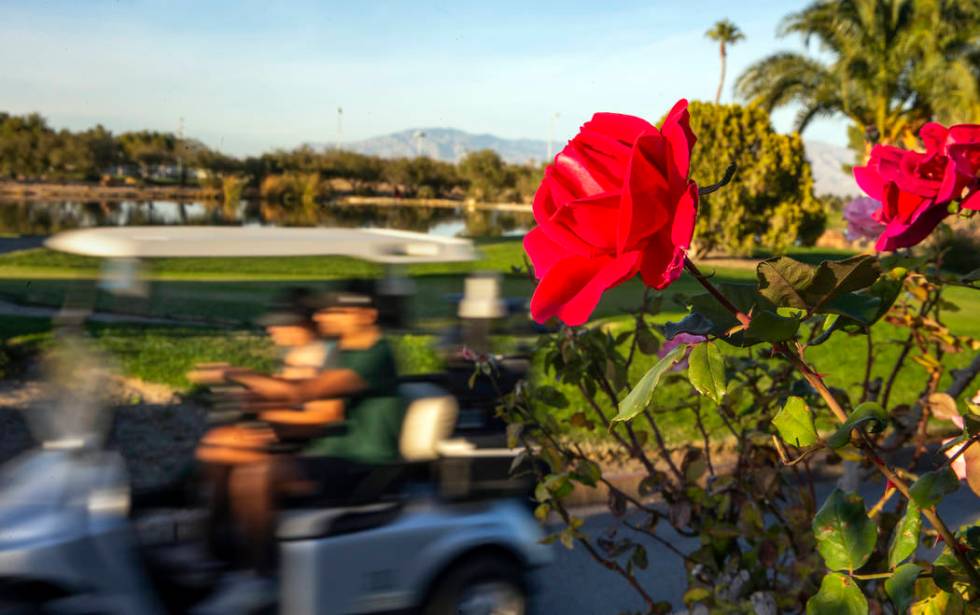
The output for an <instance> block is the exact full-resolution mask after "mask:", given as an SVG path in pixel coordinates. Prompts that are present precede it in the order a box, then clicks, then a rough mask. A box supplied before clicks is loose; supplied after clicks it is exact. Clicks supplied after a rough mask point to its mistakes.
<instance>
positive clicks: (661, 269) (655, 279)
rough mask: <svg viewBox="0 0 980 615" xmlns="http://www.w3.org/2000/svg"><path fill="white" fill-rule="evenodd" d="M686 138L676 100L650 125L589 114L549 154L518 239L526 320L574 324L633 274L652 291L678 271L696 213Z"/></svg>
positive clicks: (690, 143) (689, 137)
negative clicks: (527, 226)
mask: <svg viewBox="0 0 980 615" xmlns="http://www.w3.org/2000/svg"><path fill="white" fill-rule="evenodd" d="M695 141H696V139H695V137H694V133H693V132H691V128H690V121H689V115H688V111H687V101H686V100H681V101H679V102H678V103H677V104H676V105H674V108H673V109H671V111H670V113H669V114H668V115H667V119H666V120H665V121H664V125H663V127H662V128H661V129H660V130H657V128H656V127H654V126H653V125H652V124H650V123H649V122H647V121H646V120H643V119H640V118H638V117H634V116H631V115H619V114H615V113H597V114H595V115H594V116H593V117H592V119H591V120H590V121H588V122H586V123H585V125H583V126H582V128H581V129H580V131H579V133H578V134H577V135H576V136H575V138H573V139H572V140H571V141H569V143H568V145H566V146H565V148H564V149H563V150H562V151H561V152H559V153H558V155H557V156H555V160H554V162H553V163H552V164H551V165H549V166H548V168H547V169H546V170H545V175H544V180H543V181H542V182H541V186H540V187H539V188H538V191H537V193H535V195H534V219H535V221H536V222H537V227H535V228H534V229H532V230H531V231H530V232H529V233H528V234H527V235H526V236H525V238H524V249H525V250H526V251H527V254H528V256H529V257H530V258H531V262H532V263H533V264H534V274H535V276H536V277H537V278H538V279H539V280H540V283H539V284H538V287H537V288H536V289H535V291H534V296H533V297H532V298H531V315H532V317H533V318H534V319H535V320H536V321H538V322H544V321H546V320H548V319H549V318H551V317H553V316H557V317H558V318H560V319H561V320H562V321H564V322H565V323H566V324H569V325H580V324H582V323H584V322H585V321H586V320H588V318H589V316H590V315H591V314H592V311H593V310H595V307H596V305H597V304H598V303H599V299H600V297H601V296H602V293H603V292H605V291H606V290H608V289H610V288H612V287H614V286H617V285H619V284H622V283H623V282H625V281H627V280H629V279H630V278H632V277H633V276H635V275H636V274H637V273H639V274H640V276H641V277H642V279H643V282H644V284H646V285H647V286H649V287H651V288H657V289H662V288H665V287H666V286H668V285H669V284H670V283H671V282H673V281H674V280H676V279H677V278H678V277H679V276H680V274H681V270H682V269H683V266H684V254H685V251H686V250H687V248H688V247H689V246H690V244H691V235H692V234H693V233H694V223H695V218H696V215H697V205H698V187H697V184H695V183H694V182H693V181H691V179H690V163H691V149H692V148H693V147H694V143H695Z"/></svg>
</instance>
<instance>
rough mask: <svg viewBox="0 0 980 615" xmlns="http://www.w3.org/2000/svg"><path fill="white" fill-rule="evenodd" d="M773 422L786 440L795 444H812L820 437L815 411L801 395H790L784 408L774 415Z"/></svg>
mask: <svg viewBox="0 0 980 615" xmlns="http://www.w3.org/2000/svg"><path fill="white" fill-rule="evenodd" d="M772 424H773V426H775V428H776V430H777V431H778V432H779V437H780V438H782V439H783V441H784V442H787V443H789V444H792V445H793V446H799V447H803V446H812V445H814V444H816V443H817V442H818V441H819V440H820V438H819V436H818V435H817V428H816V426H815V425H814V423H813V413H812V412H810V409H809V408H807V405H806V402H805V401H803V398H801V397H790V398H789V399H787V400H786V404H785V405H783V407H782V409H781V410H780V411H779V412H778V413H776V416H774V417H772Z"/></svg>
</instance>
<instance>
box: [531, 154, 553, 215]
mask: <svg viewBox="0 0 980 615" xmlns="http://www.w3.org/2000/svg"><path fill="white" fill-rule="evenodd" d="M551 183H552V181H551V169H550V167H549V168H548V169H545V172H544V178H543V179H542V180H541V185H540V186H538V189H537V190H536V191H535V193H534V203H533V204H532V205H531V211H533V212H534V220H535V222H537V223H538V224H541V223H542V222H547V221H548V220H551V216H553V215H554V214H555V211H556V210H557V209H558V205H557V204H556V203H555V200H554V198H553V197H552V196H551Z"/></svg>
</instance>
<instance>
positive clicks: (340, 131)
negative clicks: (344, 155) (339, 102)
mask: <svg viewBox="0 0 980 615" xmlns="http://www.w3.org/2000/svg"><path fill="white" fill-rule="evenodd" d="M343 137H344V108H343V107H337V142H336V144H335V145H334V147H335V149H340V140H341V139H343Z"/></svg>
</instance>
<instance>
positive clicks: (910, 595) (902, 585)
mask: <svg viewBox="0 0 980 615" xmlns="http://www.w3.org/2000/svg"><path fill="white" fill-rule="evenodd" d="M921 572H922V568H921V567H919V566H916V565H915V564H902V565H901V566H899V567H898V568H897V569H896V570H895V573H894V574H893V575H892V576H891V577H889V578H888V580H887V581H885V593H886V594H888V598H889V599H890V600H891V601H892V604H894V605H895V610H896V611H898V612H899V613H905V612H906V611H908V608H909V606H911V605H912V601H913V600H915V580H916V579H917V578H918V577H919V574H920V573H921Z"/></svg>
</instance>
